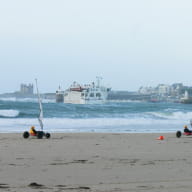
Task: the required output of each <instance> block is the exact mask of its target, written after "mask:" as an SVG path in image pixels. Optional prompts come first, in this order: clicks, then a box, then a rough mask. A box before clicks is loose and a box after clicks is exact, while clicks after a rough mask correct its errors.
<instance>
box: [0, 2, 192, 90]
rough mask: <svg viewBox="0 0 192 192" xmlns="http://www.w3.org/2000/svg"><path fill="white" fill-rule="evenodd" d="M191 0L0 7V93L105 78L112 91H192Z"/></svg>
mask: <svg viewBox="0 0 192 192" xmlns="http://www.w3.org/2000/svg"><path fill="white" fill-rule="evenodd" d="M191 7H192V1H191V0H182V1H181V0H134V1H133V0H70V1H69V0H27V1H26V0H17V1H15V0H6V1H3V0H1V1H0V71H1V72H0V82H1V83H0V85H1V86H0V93H5V92H13V91H16V90H19V89H20V84H21V83H26V84H28V83H33V84H35V78H37V79H38V84H39V89H40V92H42V93H45V92H55V91H56V90H57V88H58V86H59V85H60V86H61V87H62V89H66V88H68V87H69V86H70V84H71V83H72V82H73V81H77V82H79V83H82V84H87V83H90V82H93V81H95V79H96V76H102V77H103V80H102V82H103V84H105V85H107V86H110V87H112V90H127V91H136V90H138V89H139V87H140V86H157V85H158V84H160V83H164V84H173V83H183V84H184V85H187V86H192V11H191Z"/></svg>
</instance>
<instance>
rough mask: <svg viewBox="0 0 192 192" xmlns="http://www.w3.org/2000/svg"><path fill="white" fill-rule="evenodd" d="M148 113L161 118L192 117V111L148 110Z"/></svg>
mask: <svg viewBox="0 0 192 192" xmlns="http://www.w3.org/2000/svg"><path fill="white" fill-rule="evenodd" d="M146 114H149V115H152V116H153V117H154V118H160V119H168V120H169V119H170V120H171V119H172V120H177V119H178V120H179V119H180V120H189V119H192V112H180V111H177V112H146Z"/></svg>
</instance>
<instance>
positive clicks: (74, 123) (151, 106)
mask: <svg viewBox="0 0 192 192" xmlns="http://www.w3.org/2000/svg"><path fill="white" fill-rule="evenodd" d="M42 105H43V113H44V119H43V124H44V131H48V132H51V133H59V132H62V133H73V132H97V133H161V132H162V133H163V132H176V131H177V130H182V129H183V126H184V125H190V119H192V105H190V104H181V103H167V102H165V103H163V102H159V103H152V102H139V101H137V102H133V101H130V102H109V103H106V104H100V105H77V104H65V103H55V101H54V100H46V99H44V100H42ZM38 117H39V104H38V100H37V99H30V98H25V99H16V98H0V132H1V133H21V132H23V131H26V130H29V128H30V127H31V126H32V125H33V126H35V127H36V129H37V130H38V129H40V126H39V122H38Z"/></svg>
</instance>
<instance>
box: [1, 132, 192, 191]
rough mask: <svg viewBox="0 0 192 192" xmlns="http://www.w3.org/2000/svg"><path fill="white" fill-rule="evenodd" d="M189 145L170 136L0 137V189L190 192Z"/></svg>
mask: <svg viewBox="0 0 192 192" xmlns="http://www.w3.org/2000/svg"><path fill="white" fill-rule="evenodd" d="M161 135H163V136H164V140H157V138H158V137H159V136H161ZM191 146H192V137H184V136H182V137H181V138H176V136H175V133H124V134H123V133H55V134H54V133H52V135H51V138H50V139H36V138H29V139H24V138H22V133H21V134H19V133H1V134H0V151H1V155H0V164H1V167H0V173H1V174H0V191H10V192H13V191H20V192H24V191H29V192H32V191H38V192H42V191H45V192H61V191H66V192H68V191H72V192H76V191H87V192H88V191H93V192H111V191H121V192H124V191H153V192H155V191H160V192H163V191H165V192H167V191H169V192H172V191H174V192H177V191H178V192H180V191H182V192H185V191H191V188H192V182H191V181H192V153H191V151H192V149H191Z"/></svg>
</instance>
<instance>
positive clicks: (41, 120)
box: [35, 79, 43, 131]
mask: <svg viewBox="0 0 192 192" xmlns="http://www.w3.org/2000/svg"><path fill="white" fill-rule="evenodd" d="M35 81H36V88H37V95H38V102H39V110H40V112H39V118H38V120H39V124H40V127H41V131H43V106H42V102H41V97H40V94H39V89H38V85H37V79H35Z"/></svg>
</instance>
